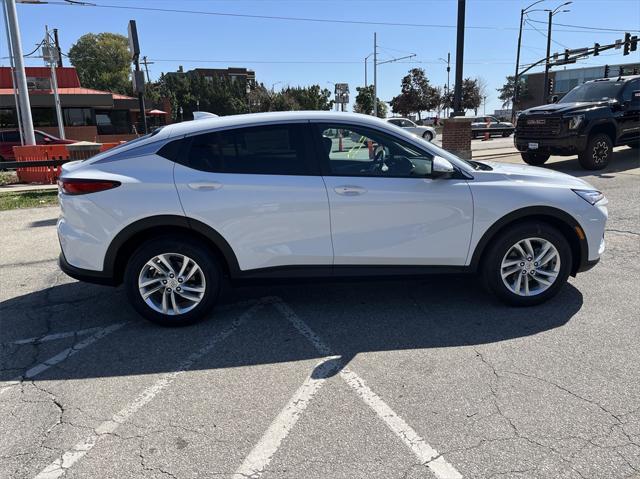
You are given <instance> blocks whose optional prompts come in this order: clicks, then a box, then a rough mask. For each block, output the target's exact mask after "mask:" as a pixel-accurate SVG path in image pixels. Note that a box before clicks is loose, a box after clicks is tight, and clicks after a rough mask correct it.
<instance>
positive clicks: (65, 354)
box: [0, 322, 127, 395]
mask: <svg viewBox="0 0 640 479" xmlns="http://www.w3.org/2000/svg"><path fill="white" fill-rule="evenodd" d="M125 324H127V323H126V322H124V323H116V324H112V325H110V326H106V327H104V328H99V330H98V331H97V332H95V333H94V334H92V335H91V336H89V337H88V338H86V339H83V340H82V341H80V342H78V343H76V344H74V345H73V346H71V347H69V348H66V349H64V350H63V351H61V352H59V353H58V354H56V355H55V356H52V357H50V358H49V359H47V360H45V361H43V362H41V363H40V364H36V365H35V366H33V367H32V368H29V369H28V370H27V371H26V372H25V373H24V374H23V375H22V376H18V377H16V378H13V379H12V380H10V381H6V382H4V383H2V384H1V385H0V387H1V388H2V389H0V395H2V394H3V393H4V392H5V391H7V390H8V389H9V386H14V385H16V384H20V381H22V380H24V379H33V378H34V377H36V376H37V375H38V374H41V373H43V372H45V371H46V370H47V369H49V368H51V367H52V366H55V365H56V364H59V363H61V362H62V361H64V360H66V359H69V358H70V357H72V356H74V355H76V354H78V353H79V352H80V351H82V350H83V349H84V348H86V347H87V346H91V345H92V344H93V343H95V342H96V341H98V340H100V339H102V338H104V337H105V336H107V335H109V334H111V333H113V332H114V331H117V330H118V329H120V328H121V327H123V326H124V325H125Z"/></svg>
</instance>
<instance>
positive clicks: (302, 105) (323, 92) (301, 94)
mask: <svg viewBox="0 0 640 479" xmlns="http://www.w3.org/2000/svg"><path fill="white" fill-rule="evenodd" d="M283 94H285V95H287V96H289V97H291V98H292V99H293V100H294V101H295V102H296V103H297V105H298V108H296V110H331V108H332V107H333V103H334V102H333V100H330V98H331V92H330V91H329V90H328V89H326V88H320V85H311V86H309V87H300V86H297V87H287V88H286V89H284V90H283Z"/></svg>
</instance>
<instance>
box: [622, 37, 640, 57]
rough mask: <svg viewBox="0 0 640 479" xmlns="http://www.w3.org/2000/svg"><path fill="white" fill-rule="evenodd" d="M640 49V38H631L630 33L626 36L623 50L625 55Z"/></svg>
mask: <svg viewBox="0 0 640 479" xmlns="http://www.w3.org/2000/svg"><path fill="white" fill-rule="evenodd" d="M637 49H638V36H637V35H634V36H631V34H630V33H625V34H624V47H623V50H622V54H623V55H628V54H629V52H635V51H636V50H637Z"/></svg>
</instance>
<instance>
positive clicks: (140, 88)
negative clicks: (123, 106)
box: [129, 20, 147, 135]
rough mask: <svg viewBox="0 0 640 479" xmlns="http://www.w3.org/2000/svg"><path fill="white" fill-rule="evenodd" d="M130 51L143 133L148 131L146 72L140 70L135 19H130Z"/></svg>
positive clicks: (134, 87)
mask: <svg viewBox="0 0 640 479" xmlns="http://www.w3.org/2000/svg"><path fill="white" fill-rule="evenodd" d="M129 51H130V52H131V60H132V61H133V63H134V65H135V68H136V69H135V71H134V72H133V89H134V91H136V92H137V93H138V106H139V108H140V126H141V127H142V134H143V135H144V134H146V133H147V115H146V112H145V108H144V87H145V83H144V73H142V71H141V70H140V43H138V28H137V27H136V21H135V20H129Z"/></svg>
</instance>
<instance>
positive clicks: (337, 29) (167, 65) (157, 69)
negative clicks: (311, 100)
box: [0, 0, 640, 112]
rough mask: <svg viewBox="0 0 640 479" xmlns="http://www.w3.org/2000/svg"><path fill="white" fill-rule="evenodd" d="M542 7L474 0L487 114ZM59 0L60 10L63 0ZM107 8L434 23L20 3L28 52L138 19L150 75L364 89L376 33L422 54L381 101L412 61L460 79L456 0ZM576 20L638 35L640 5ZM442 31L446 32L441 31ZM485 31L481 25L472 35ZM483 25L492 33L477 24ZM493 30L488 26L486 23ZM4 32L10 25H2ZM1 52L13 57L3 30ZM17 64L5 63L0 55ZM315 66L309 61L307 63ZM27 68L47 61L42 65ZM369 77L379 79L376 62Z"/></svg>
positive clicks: (387, 80)
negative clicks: (205, 74)
mask: <svg viewBox="0 0 640 479" xmlns="http://www.w3.org/2000/svg"><path fill="white" fill-rule="evenodd" d="M532 1H533V0H525V1H520V0H467V14H466V24H467V30H466V33H465V66H464V76H465V77H467V76H470V77H481V78H482V79H484V80H485V81H486V83H487V85H488V89H487V90H488V98H487V112H489V111H493V109H494V108H499V107H500V102H499V100H498V99H497V93H496V91H495V88H497V87H499V86H500V85H502V83H503V82H504V78H505V76H506V75H508V74H509V75H511V74H513V70H514V64H515V50H516V40H517V33H518V32H517V28H518V22H519V14H520V9H521V8H523V7H525V6H527V5H528V4H530V3H531V2H532ZM563 1H564V0H553V1H552V0H545V1H543V2H542V3H541V4H539V5H538V6H536V7H535V8H555V7H556V6H558V5H560V4H561V3H563ZM54 3H62V2H61V1H60V0H56V1H55V2H54ZM93 3H96V4H98V5H113V6H117V7H156V8H166V9H172V8H173V9H181V10H196V11H207V12H223V13H239V14H250V15H268V16H289V17H307V18H319V19H339V20H357V21H370V22H391V23H412V24H428V25H432V26H429V27H417V26H382V25H375V26H374V25H352V24H335V23H318V22H305V21H289V20H267V19H253V18H241V17H225V16H215V15H206V14H202V13H199V14H195V13H191V14H189V13H169V12H149V11H136V10H127V9H122V8H96V7H82V6H62V5H55V4H41V5H25V4H19V5H18V15H19V20H20V26H21V31H22V40H23V49H24V52H25V53H28V52H29V51H31V50H32V49H33V48H34V47H35V45H36V44H37V43H38V42H39V41H40V39H41V38H42V37H43V32H44V26H45V24H48V25H49V27H50V28H53V27H56V28H58V29H59V33H60V40H61V43H62V48H63V51H68V49H69V48H70V46H71V45H72V44H73V42H75V41H76V40H77V39H78V37H80V36H81V35H83V34H84V33H89V32H94V33H98V32H105V31H109V32H119V33H122V34H124V35H126V32H127V22H128V20H130V19H135V20H136V21H137V24H138V34H139V37H140V42H141V50H142V54H143V55H146V56H147V57H148V58H149V59H150V60H153V61H155V63H154V64H153V65H150V73H151V76H152V78H156V77H157V76H159V74H160V73H161V72H167V71H174V70H176V69H177V67H178V65H183V66H184V68H185V69H190V68H194V67H212V68H217V67H220V68H224V67H227V66H236V67H247V68H252V69H254V70H255V71H256V76H257V78H258V80H259V81H261V82H263V83H264V84H265V85H267V86H268V87H271V85H272V84H274V83H277V82H280V83H278V84H277V85H276V88H280V87H281V86H282V85H286V84H290V85H308V84H313V83H318V84H320V85H322V86H325V87H327V88H332V86H331V85H330V84H329V83H328V82H346V83H349V85H350V87H351V91H352V93H353V95H352V97H354V96H355V87H356V86H361V85H362V84H363V83H364V57H365V56H367V55H368V54H369V53H371V52H372V50H373V32H374V31H376V32H377V33H378V45H379V47H380V48H379V51H380V57H381V60H386V59H391V58H393V57H398V56H404V55H408V54H410V53H415V54H416V55H417V56H416V57H415V58H414V59H411V60H406V61H403V62H401V63H400V62H399V63H390V64H386V65H380V66H379V67H378V85H379V86H378V95H379V96H380V98H382V99H383V100H390V99H391V98H392V97H393V96H394V95H396V94H397V93H398V91H399V88H400V80H401V78H402V76H403V75H404V74H406V72H407V70H409V69H410V68H412V67H414V66H418V67H422V68H424V69H425V70H426V72H427V76H428V77H429V79H430V80H431V82H432V83H433V84H436V85H444V84H445V83H446V70H445V65H444V64H443V63H442V62H439V60H438V58H446V56H447V52H451V61H452V71H451V78H452V81H451V83H452V84H453V78H454V62H455V41H456V30H455V28H451V27H450V26H454V25H455V23H456V11H457V2H456V1H455V0H396V1H393V0H351V1H347V0H342V1H333V0H324V1H319V0H297V1H291V0H288V1H276V0H233V1H231V0H93ZM568 8H570V10H571V11H570V12H569V13H562V14H559V15H557V16H556V17H554V21H555V22H556V23H566V24H570V25H581V26H590V27H595V28H602V29H607V28H609V29H619V30H620V31H621V32H624V31H625V30H626V29H636V30H640V2H638V1H637V0H574V1H573V4H572V5H570V6H569V7H568ZM529 18H530V19H531V20H538V21H546V18H547V17H546V12H533V13H531V14H530V16H529ZM434 25H439V26H437V27H436V26H434ZM533 25H535V27H536V28H537V29H539V30H540V31H535V30H534V29H533V27H532V26H529V25H527V26H526V28H527V30H526V31H525V32H524V36H523V42H522V43H523V49H522V63H526V62H528V61H533V60H537V59H539V58H542V57H544V53H545V47H546V24H544V23H534V24H533ZM473 27H476V28H473ZM477 27H482V28H477ZM487 27H489V28H487ZM3 28H4V25H3ZM554 30H555V32H554V35H553V40H554V42H557V43H553V44H552V51H564V48H565V47H569V48H578V47H585V46H590V45H593V43H594V42H596V41H597V42H599V43H601V44H605V43H610V42H613V41H614V40H615V39H617V38H621V37H622V36H623V33H617V32H615V31H612V32H609V31H592V30H583V29H577V28H573V27H561V26H557V27H555V29H554ZM0 38H1V39H0V57H6V56H7V46H6V41H5V35H4V33H3V34H2V36H1V37H0ZM639 59H640V50H639V51H637V52H635V53H634V54H632V55H629V56H627V57H623V56H622V50H612V51H610V52H607V53H606V54H602V55H600V56H599V57H595V58H593V57H592V58H590V59H588V60H586V61H583V62H581V63H582V64H584V65H603V64H605V63H611V64H615V63H622V62H625V63H626V62H630V61H638V60H639ZM0 62H1V63H2V64H3V65H7V64H8V61H7V60H6V59H4V58H3V59H2V60H0ZM299 62H306V63H299ZM27 65H42V60H40V59H37V58H34V59H29V60H28V61H27ZM369 66H370V68H369V74H370V76H369V79H370V80H371V78H372V70H371V64H369Z"/></svg>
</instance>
